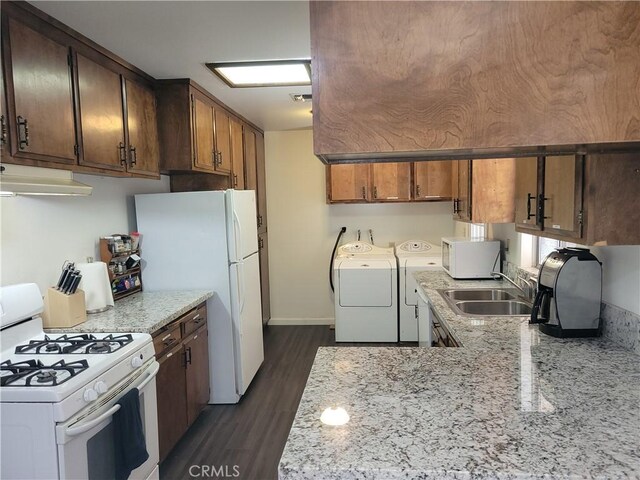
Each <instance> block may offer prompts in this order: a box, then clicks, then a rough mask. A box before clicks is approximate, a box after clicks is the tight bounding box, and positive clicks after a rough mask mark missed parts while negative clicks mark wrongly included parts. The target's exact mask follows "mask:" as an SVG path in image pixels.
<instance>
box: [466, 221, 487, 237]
mask: <svg viewBox="0 0 640 480" xmlns="http://www.w3.org/2000/svg"><path fill="white" fill-rule="evenodd" d="M485 227H486V225H485V224H484V223H472V224H471V225H469V238H485V237H486V228H485Z"/></svg>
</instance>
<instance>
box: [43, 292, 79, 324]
mask: <svg viewBox="0 0 640 480" xmlns="http://www.w3.org/2000/svg"><path fill="white" fill-rule="evenodd" d="M86 320H87V311H86V306H85V302H84V292H83V291H82V290H76V293H74V294H73V295H65V294H64V293H62V292H59V291H58V290H56V289H55V288H53V287H51V288H49V289H48V290H47V294H46V295H45V298H44V314H43V315H42V325H43V326H44V328H67V327H73V326H75V325H79V324H81V323H82V322H85V321H86Z"/></svg>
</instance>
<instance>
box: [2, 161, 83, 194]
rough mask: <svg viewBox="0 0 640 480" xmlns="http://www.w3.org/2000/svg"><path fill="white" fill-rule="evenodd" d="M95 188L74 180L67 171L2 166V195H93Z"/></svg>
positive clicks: (71, 174)
mask: <svg viewBox="0 0 640 480" xmlns="http://www.w3.org/2000/svg"><path fill="white" fill-rule="evenodd" d="M92 190H93V187H91V186H90V185H86V184H84V183H80V182H77V181H75V180H74V179H73V173H72V172H69V171H67V170H54V169H51V168H39V167H26V166H22V165H6V164H3V165H2V166H0V195H2V196H14V195H69V196H88V195H91V191H92Z"/></svg>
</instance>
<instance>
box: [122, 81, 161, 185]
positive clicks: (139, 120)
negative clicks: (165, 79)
mask: <svg viewBox="0 0 640 480" xmlns="http://www.w3.org/2000/svg"><path fill="white" fill-rule="evenodd" d="M125 91H126V95H127V101H126V106H127V129H128V132H129V149H128V150H129V152H128V157H129V163H128V170H129V171H130V172H132V173H136V174H140V175H148V176H152V177H156V176H158V174H159V162H160V144H159V142H158V120H157V118H156V99H155V94H154V92H153V90H151V89H149V88H147V87H145V86H143V85H141V84H140V83H138V82H133V81H131V80H128V79H126V80H125Z"/></svg>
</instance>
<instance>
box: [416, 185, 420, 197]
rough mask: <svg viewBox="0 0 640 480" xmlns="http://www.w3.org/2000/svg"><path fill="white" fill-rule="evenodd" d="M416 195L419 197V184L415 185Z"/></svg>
mask: <svg viewBox="0 0 640 480" xmlns="http://www.w3.org/2000/svg"><path fill="white" fill-rule="evenodd" d="M416 197H420V185H416Z"/></svg>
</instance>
